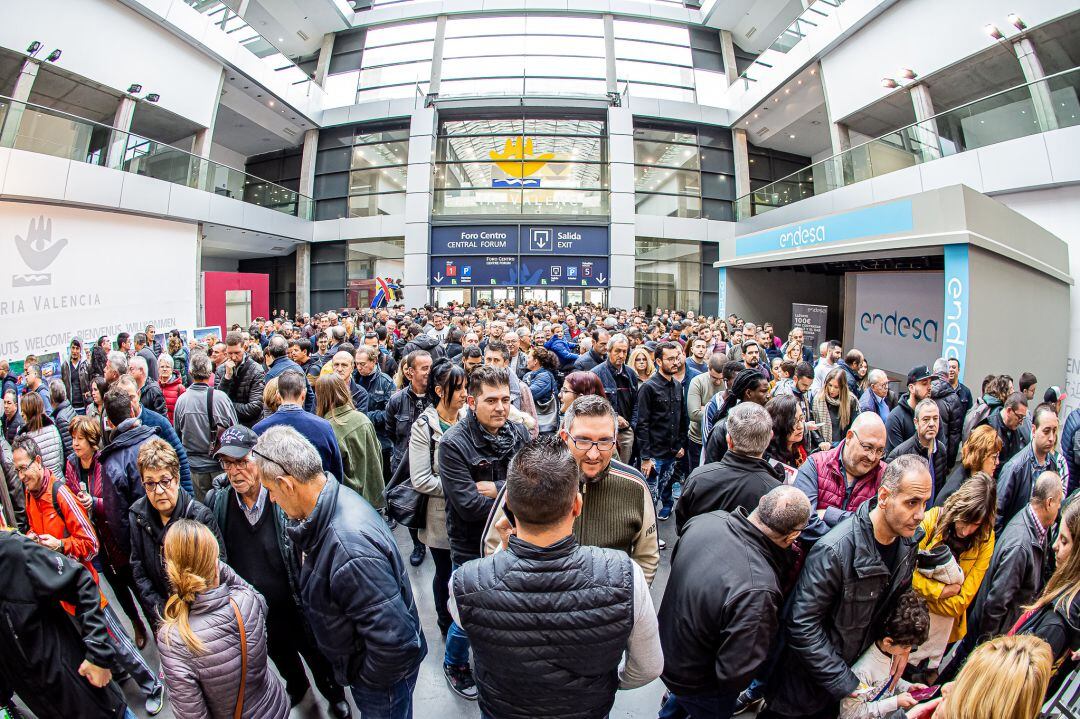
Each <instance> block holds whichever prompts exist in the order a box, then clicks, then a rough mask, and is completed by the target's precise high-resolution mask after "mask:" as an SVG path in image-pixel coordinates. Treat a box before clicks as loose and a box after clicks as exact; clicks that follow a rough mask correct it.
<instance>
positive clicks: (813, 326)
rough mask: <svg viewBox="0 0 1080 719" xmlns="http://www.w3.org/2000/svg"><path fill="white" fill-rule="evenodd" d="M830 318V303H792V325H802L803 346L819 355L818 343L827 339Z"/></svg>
mask: <svg viewBox="0 0 1080 719" xmlns="http://www.w3.org/2000/svg"><path fill="white" fill-rule="evenodd" d="M828 320H829V306H828V305H808V304H806V303H805V302H792V303H791V327H792V329H794V328H796V327H801V328H802V331H803V346H805V347H809V348H810V351H811V352H813V353H814V356H815V357H816V356H817V345H818V343H819V342H823V341H824V340H825V332H826V330H827V326H828Z"/></svg>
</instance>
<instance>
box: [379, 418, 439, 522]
mask: <svg viewBox="0 0 1080 719" xmlns="http://www.w3.org/2000/svg"><path fill="white" fill-rule="evenodd" d="M420 421H423V422H424V423H425V424H427V425H428V452H429V456H430V458H431V464H432V465H433V466H434V464H435V430H434V429H433V428H432V427H431V423H430V422H428V421H427V418H426V417H421V418H420V419H418V420H417V422H420ZM411 475H412V471H411V468H410V467H409V453H408V452H406V453H405V456H404V457H402V458H401V461H400V462H399V463H398V466H397V468H396V469H395V470H394V473H393V474H392V475H391V476H390V481H389V482H388V483H387V484H386V489H384V490H383V497H384V498H385V499H386V516H388V517H390V519H393V520H394V521H395V522H397V523H398V524H401V525H404V526H406V527H408V528H409V529H426V528H427V506H428V496H427V495H426V494H424V493H423V492H418V491H417V490H416V487H414V486H413V484H412V477H411Z"/></svg>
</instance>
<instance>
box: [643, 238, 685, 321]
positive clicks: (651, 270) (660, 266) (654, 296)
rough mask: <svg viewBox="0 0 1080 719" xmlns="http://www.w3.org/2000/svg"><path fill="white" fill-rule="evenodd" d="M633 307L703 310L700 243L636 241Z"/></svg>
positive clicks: (644, 239) (651, 310) (653, 240)
mask: <svg viewBox="0 0 1080 719" xmlns="http://www.w3.org/2000/svg"><path fill="white" fill-rule="evenodd" d="M635 254H636V258H637V259H636V261H635V266H634V270H635V271H634V285H635V289H634V304H636V305H640V306H641V307H645V308H646V311H647V312H650V313H651V312H653V311H654V310H657V309H669V310H670V309H683V310H694V311H695V312H696V311H699V310H700V304H701V244H700V243H698V242H690V241H681V240H659V239H651V238H643V237H639V238H637V241H636V243H635Z"/></svg>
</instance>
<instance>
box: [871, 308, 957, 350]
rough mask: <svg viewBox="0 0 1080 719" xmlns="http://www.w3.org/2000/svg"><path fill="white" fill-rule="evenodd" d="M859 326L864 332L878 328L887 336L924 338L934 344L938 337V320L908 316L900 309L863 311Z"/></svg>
mask: <svg viewBox="0 0 1080 719" xmlns="http://www.w3.org/2000/svg"><path fill="white" fill-rule="evenodd" d="M859 327H861V328H862V331H863V332H872V331H874V329H875V328H876V329H877V331H878V332H880V333H881V334H883V335H885V336H886V337H904V338H907V339H913V340H923V341H925V342H929V343H931V344H934V343H936V342H937V339H938V323H937V320H926V319H922V318H921V317H907V316H906V315H901V314H900V312H899V310H895V311H893V312H892V313H891V314H887V315H883V314H881V313H880V312H875V313H873V314H871V313H869V312H863V313H862V316H861V317H859Z"/></svg>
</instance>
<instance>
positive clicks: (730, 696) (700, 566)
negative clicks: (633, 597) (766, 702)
mask: <svg viewBox="0 0 1080 719" xmlns="http://www.w3.org/2000/svg"><path fill="white" fill-rule="evenodd" d="M740 406H742V405H740ZM747 406H749V407H756V408H757V409H758V410H761V411H762V412H764V410H763V409H761V407H759V406H758V405H747ZM736 409H738V408H736ZM729 437H730V435H729ZM734 454H735V452H734V451H731V452H728V453H727V455H725V459H727V458H728V457H731V456H732V455H734ZM809 516H810V501H809V500H808V499H807V498H806V495H804V494H803V493H802V492H800V491H799V490H797V489H795V488H794V487H788V486H784V485H778V486H776V487H774V488H772V489H771V490H769V491H768V492H767V493H766V494H764V495H763V496H762V497H761V498H760V499H759V500H758V502H757V503H755V505H754V507H753V509H752V511H751V512H750V513H749V515H748V514H747V512H746V511H745V509H743V508H741V507H740V508H737V509H735V510H734V511H732V512H722V511H713V512H707V513H705V514H701V515H699V516H697V517H695V518H693V519H692V520H691V521H690V522H689V523H688V524H687V525H686V527H685V530H684V532H683V534H682V536H680V537H679V541H678V544H676V545H675V549H674V551H673V552H672V556H671V575H670V576H669V578H668V583H667V588H666V589H665V591H664V601H663V603H662V604H661V605H660V614H659V622H660V643H661V646H662V647H663V649H664V673H663V675H662V678H663V680H664V684H665V685H667V688H668V689H669V690H670V691H669V694H668V696H667V700H666V702H665V704H664V707H663V708H662V709H661V710H660V716H662V717H669V716H670V717H675V716H687V715H688V714H689V715H690V716H692V717H695V718H696V717H727V716H731V714H732V709H733V708H734V705H735V700H736V698H737V697H738V695H739V692H740V691H741V690H742V689H743V688H744V687H745V686H746V685H747V684H748V683H749V682H750V680H751V679H752V678H753V677H754V675H755V673H756V672H757V670H758V669H759V668H760V667H761V666H762V665H763V664H764V663H765V661H766V658H767V656H768V653H769V650H770V647H771V646H772V644H773V639H774V637H775V636H776V632H777V628H778V627H779V613H780V607H781V606H782V604H783V601H784V595H783V592H782V591H781V577H782V575H783V574H784V572H785V568H786V567H787V566H788V562H789V561H790V558H789V556H788V555H789V547H790V546H791V544H792V542H794V541H795V540H796V539H797V538H798V536H799V532H800V531H801V530H802V528H803V527H805V526H806V520H807V518H808V517H809Z"/></svg>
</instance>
